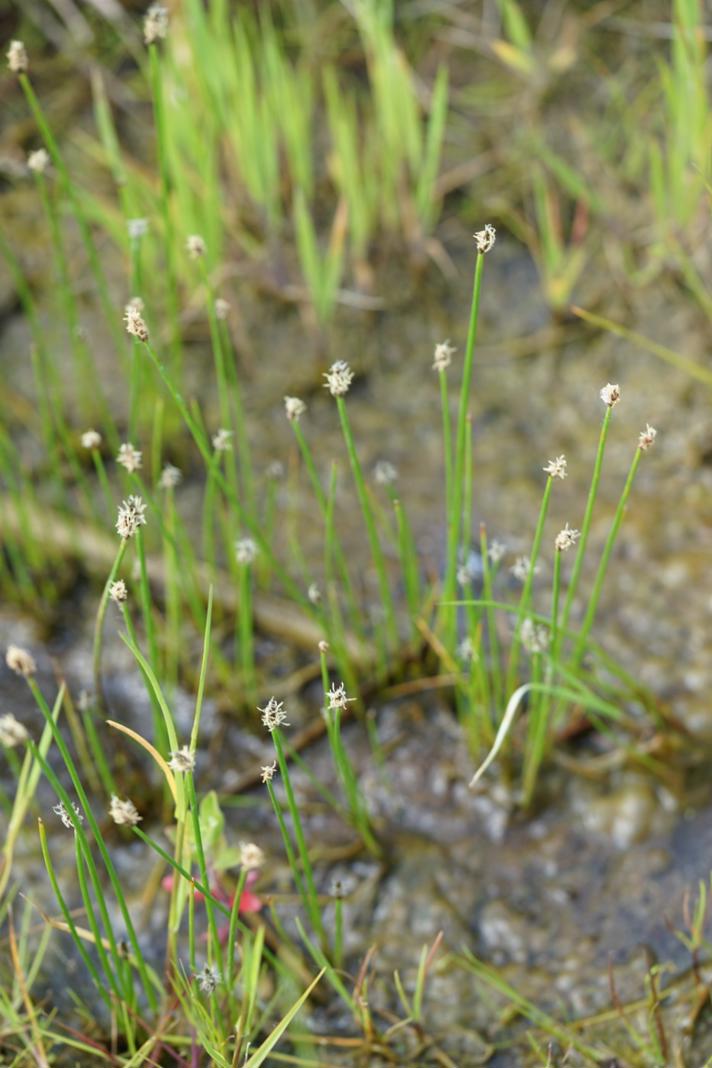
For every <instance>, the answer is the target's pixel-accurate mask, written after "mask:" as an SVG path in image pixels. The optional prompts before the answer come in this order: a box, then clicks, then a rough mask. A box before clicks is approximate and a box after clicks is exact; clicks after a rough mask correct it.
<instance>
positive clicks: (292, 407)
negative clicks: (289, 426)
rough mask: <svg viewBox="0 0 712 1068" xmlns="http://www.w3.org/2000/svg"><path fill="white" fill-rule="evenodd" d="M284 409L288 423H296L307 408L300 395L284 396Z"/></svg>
mask: <svg viewBox="0 0 712 1068" xmlns="http://www.w3.org/2000/svg"><path fill="white" fill-rule="evenodd" d="M284 410H285V412H286V413H287V419H289V421H290V423H297V422H298V421H299V419H300V418H301V416H303V415H304V413H305V411H306V410H307V406H306V404H305V403H304V401H303V400H302V399H301V398H300V397H285V398H284Z"/></svg>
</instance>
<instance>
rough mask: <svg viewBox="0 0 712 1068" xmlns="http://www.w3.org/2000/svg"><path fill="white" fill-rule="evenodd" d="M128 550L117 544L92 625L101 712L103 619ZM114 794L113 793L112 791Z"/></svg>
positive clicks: (103, 706) (125, 540)
mask: <svg viewBox="0 0 712 1068" xmlns="http://www.w3.org/2000/svg"><path fill="white" fill-rule="evenodd" d="M127 548H128V538H122V539H121V541H120V542H119V548H118V551H117V553H116V556H115V558H114V562H113V564H112V566H111V571H110V572H109V577H108V578H107V580H106V582H105V583H104V589H103V590H102V594H101V599H100V600H99V608H98V610H97V613H96V622H95V624H94V643H93V654H92V664H93V670H94V699H95V701H96V703H97V705H98V706H99V707H100V708H101V709H102V711H104V712H105V711H107V704H106V697H105V696H104V687H103V684H102V680H101V647H102V641H103V636H104V619H105V617H106V609H107V606H108V604H109V595H110V592H111V587H112V586H113V584H114V581H115V580H116V576H117V575H118V573H119V568H120V567H121V563H122V561H123V559H124V555H125V554H126V549H127ZM114 792H115V791H114Z"/></svg>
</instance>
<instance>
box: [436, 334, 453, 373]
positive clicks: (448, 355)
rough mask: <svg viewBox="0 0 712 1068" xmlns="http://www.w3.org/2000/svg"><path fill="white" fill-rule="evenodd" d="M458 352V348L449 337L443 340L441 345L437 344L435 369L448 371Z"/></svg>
mask: <svg viewBox="0 0 712 1068" xmlns="http://www.w3.org/2000/svg"><path fill="white" fill-rule="evenodd" d="M456 352H457V349H456V348H455V347H454V345H451V344H450V341H449V339H448V340H447V341H441V342H440V344H439V345H436V346H435V355H434V358H433V371H446V370H447V369H448V367H449V366H450V364H451V363H452V358H453V356H454V354H455V353H456Z"/></svg>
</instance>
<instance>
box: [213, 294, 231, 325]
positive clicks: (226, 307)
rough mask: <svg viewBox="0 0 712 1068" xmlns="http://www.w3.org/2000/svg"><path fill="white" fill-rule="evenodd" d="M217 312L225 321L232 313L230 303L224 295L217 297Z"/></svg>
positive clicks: (219, 317)
mask: <svg viewBox="0 0 712 1068" xmlns="http://www.w3.org/2000/svg"><path fill="white" fill-rule="evenodd" d="M215 314H216V315H217V317H218V319H220V320H221V321H223V322H224V321H225V319H227V317H228V315H229V314H230V303H229V301H227V300H225V298H224V297H216V298H215Z"/></svg>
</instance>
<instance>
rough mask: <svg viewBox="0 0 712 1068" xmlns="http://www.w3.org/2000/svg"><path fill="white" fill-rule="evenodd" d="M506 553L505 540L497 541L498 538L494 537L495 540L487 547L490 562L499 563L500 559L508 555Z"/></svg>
mask: <svg viewBox="0 0 712 1068" xmlns="http://www.w3.org/2000/svg"><path fill="white" fill-rule="evenodd" d="M506 553H507V546H506V545H504V543H503V542H501V541H497V539H496V538H495V539H494V541H492V542H490V544H489V545H488V547H487V555H488V556H489V558H490V563H492V564H498V563H499V562H500V560H501V559H502V558H503V557H504V556H505V555H506Z"/></svg>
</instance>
